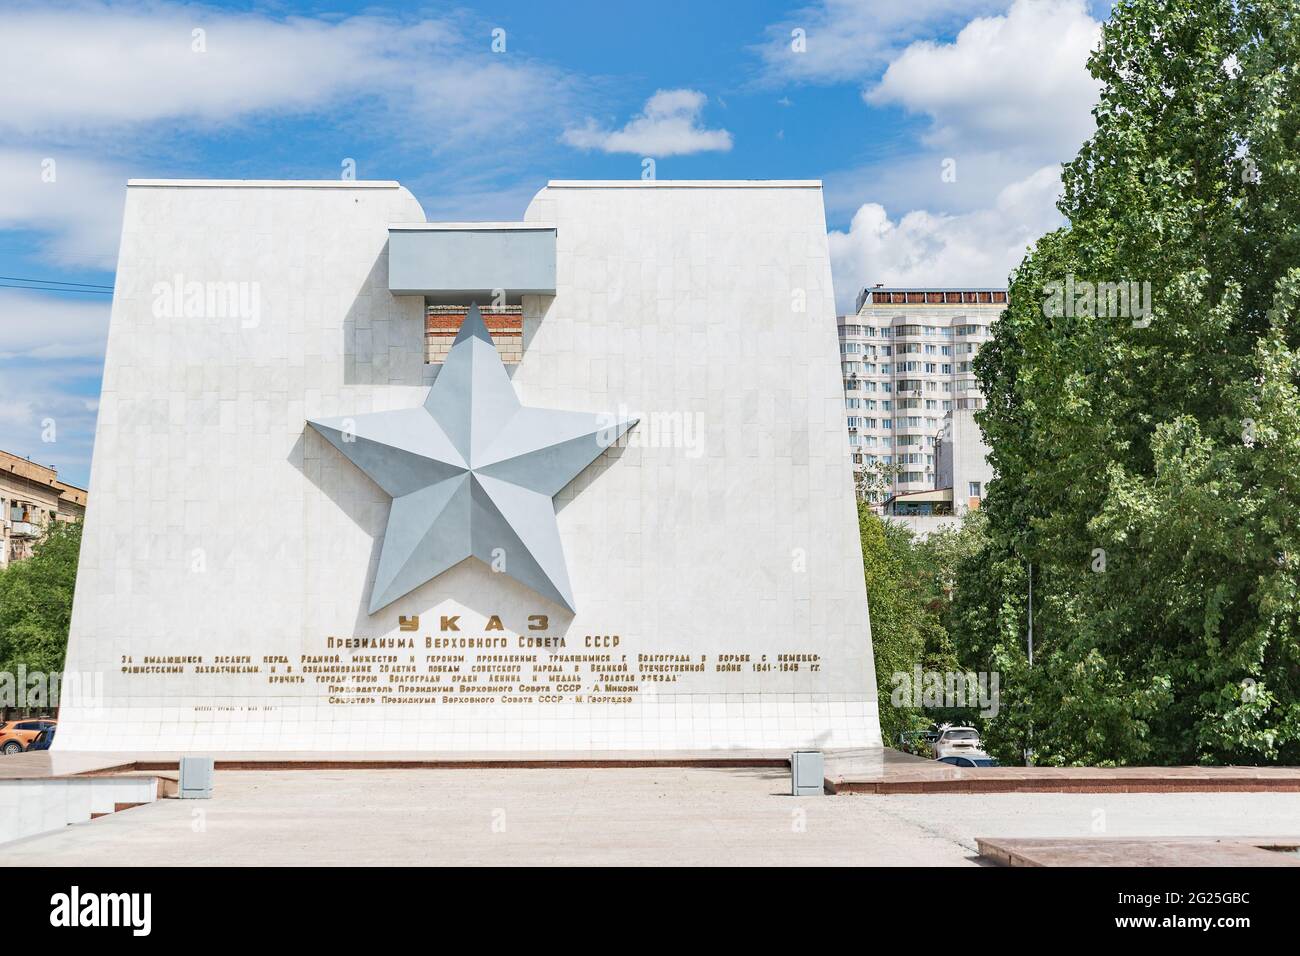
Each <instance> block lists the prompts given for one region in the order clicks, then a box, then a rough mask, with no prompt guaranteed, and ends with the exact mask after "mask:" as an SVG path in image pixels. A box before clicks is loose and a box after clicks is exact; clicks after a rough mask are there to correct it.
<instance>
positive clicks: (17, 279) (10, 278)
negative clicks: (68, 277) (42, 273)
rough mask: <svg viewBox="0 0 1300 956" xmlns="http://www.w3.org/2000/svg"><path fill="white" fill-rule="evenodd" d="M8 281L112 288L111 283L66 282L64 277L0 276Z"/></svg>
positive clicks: (88, 287)
mask: <svg viewBox="0 0 1300 956" xmlns="http://www.w3.org/2000/svg"><path fill="white" fill-rule="evenodd" d="M0 279H4V280H5V281H7V282H39V283H41V284H43V285H78V286H84V287H85V288H87V289H112V288H113V287H112V286H111V285H104V283H102V282H64V281H63V280H62V279H28V278H27V277H25V276H0Z"/></svg>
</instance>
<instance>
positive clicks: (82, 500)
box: [0, 451, 86, 568]
mask: <svg viewBox="0 0 1300 956" xmlns="http://www.w3.org/2000/svg"><path fill="white" fill-rule="evenodd" d="M85 513H86V492H85V489H83V488H78V487H76V486H75V485H70V484H68V483H67V482H64V481H59V476H58V472H56V471H55V470H54V469H53V468H46V467H45V466H44V465H38V464H36V463H35V462H31V461H28V460H27V459H26V458H20V457H18V456H17V455H11V454H10V453H9V452H7V451H0V568H3V567H7V566H8V565H9V564H10V562H13V561H21V560H22V559H23V558H30V557H31V556H32V546H33V545H34V544H35V543H36V542H37V541H38V540H39V539H40V537H41V535H42V534H44V533H45V528H46V526H47V525H49V523H50V522H51V521H75V520H76V519H78V518H80V517H82V516H84V515H85Z"/></svg>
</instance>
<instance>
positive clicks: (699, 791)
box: [0, 766, 1300, 867]
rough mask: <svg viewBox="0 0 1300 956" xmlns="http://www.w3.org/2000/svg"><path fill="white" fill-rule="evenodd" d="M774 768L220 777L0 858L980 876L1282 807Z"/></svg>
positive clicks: (1245, 825) (1245, 798) (1286, 831)
mask: <svg viewBox="0 0 1300 956" xmlns="http://www.w3.org/2000/svg"><path fill="white" fill-rule="evenodd" d="M789 788H790V778H789V772H788V771H787V770H785V769H783V768H780V769H778V768H702V767H681V768H673V767H649V768H613V769H594V768H584V767H577V766H574V767H566V768H553V769H518V768H513V769H484V768H462V769H455V770H425V769H390V770H366V769H334V770H281V771H278V772H275V773H266V772H261V771H243V770H226V771H218V772H217V774H216V779H215V787H214V792H213V797H212V799H210V800H160V801H158V802H156V803H153V804H150V805H149V806H145V807H138V808H135V809H133V810H130V811H128V812H126V813H122V814H114V815H112V816H108V817H104V818H102V819H100V820H96V821H94V822H91V823H88V824H78V825H74V826H70V827H67V828H65V829H64V830H62V831H59V832H56V833H51V834H46V835H43V836H39V837H32V838H28V839H25V840H22V841H18V842H15V843H11V844H7V845H4V846H0V866H22V865H45V866H103V865H122V866H139V865H182V866H277V865H307V866H349V865H365V864H369V865H390V866H405V865H427V866H454V865H520V866H561V865H590V864H618V863H623V864H635V865H683V866H688V865H703V866H708V865H717V864H719V863H725V864H732V865H737V866H791V865H810V866H822V865H876V866H964V867H972V866H982V865H989V864H988V862H987V861H983V860H981V859H980V856H979V846H978V844H977V839H976V838H977V835H978V836H983V837H989V838H997V837H1005V838H1022V837H1023V838H1047V839H1057V840H1059V839H1063V838H1069V837H1086V836H1088V835H1090V834H1092V833H1095V832H1097V829H1098V827H1104V832H1106V833H1108V834H1110V835H1113V836H1141V837H1147V836H1162V835H1175V836H1186V835H1188V834H1196V833H1200V834H1203V835H1214V834H1227V835H1231V834H1241V835H1251V834H1265V835H1273V836H1275V837H1278V838H1289V839H1294V840H1295V842H1297V843H1300V807H1298V806H1297V803H1298V801H1296V799H1295V797H1294V796H1292V795H1290V794H1285V793H1227V794H1217V793H1188V794H1095V795H1084V794H1032V793H1011V794H992V795H987V796H982V797H980V798H979V799H977V800H972V799H971V798H970V796H969V795H967V794H917V795H908V794H900V795H880V796H877V797H873V798H872V799H869V800H867V799H852V798H838V799H837V798H834V797H830V796H825V795H822V796H809V797H792V796H790V795H789Z"/></svg>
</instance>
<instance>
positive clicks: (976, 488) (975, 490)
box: [966, 481, 983, 498]
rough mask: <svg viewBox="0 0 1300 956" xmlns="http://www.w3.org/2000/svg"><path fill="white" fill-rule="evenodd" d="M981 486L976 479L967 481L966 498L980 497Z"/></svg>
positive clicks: (981, 495)
mask: <svg viewBox="0 0 1300 956" xmlns="http://www.w3.org/2000/svg"><path fill="white" fill-rule="evenodd" d="M982 491H983V488H982V487H981V486H980V483H979V482H978V481H972V482H969V483H968V484H967V486H966V496H967V497H968V498H982V497H983V494H982Z"/></svg>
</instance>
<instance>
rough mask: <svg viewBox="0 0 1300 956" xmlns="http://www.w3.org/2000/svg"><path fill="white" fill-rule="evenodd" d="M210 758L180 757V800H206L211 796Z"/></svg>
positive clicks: (211, 761)
mask: <svg viewBox="0 0 1300 956" xmlns="http://www.w3.org/2000/svg"><path fill="white" fill-rule="evenodd" d="M213 763H214V761H213V759H212V758H211V757H182V758H181V780H180V793H179V794H178V796H179V797H180V798H181V799H182V800H207V799H208V798H209V797H211V796H212V770H213Z"/></svg>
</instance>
